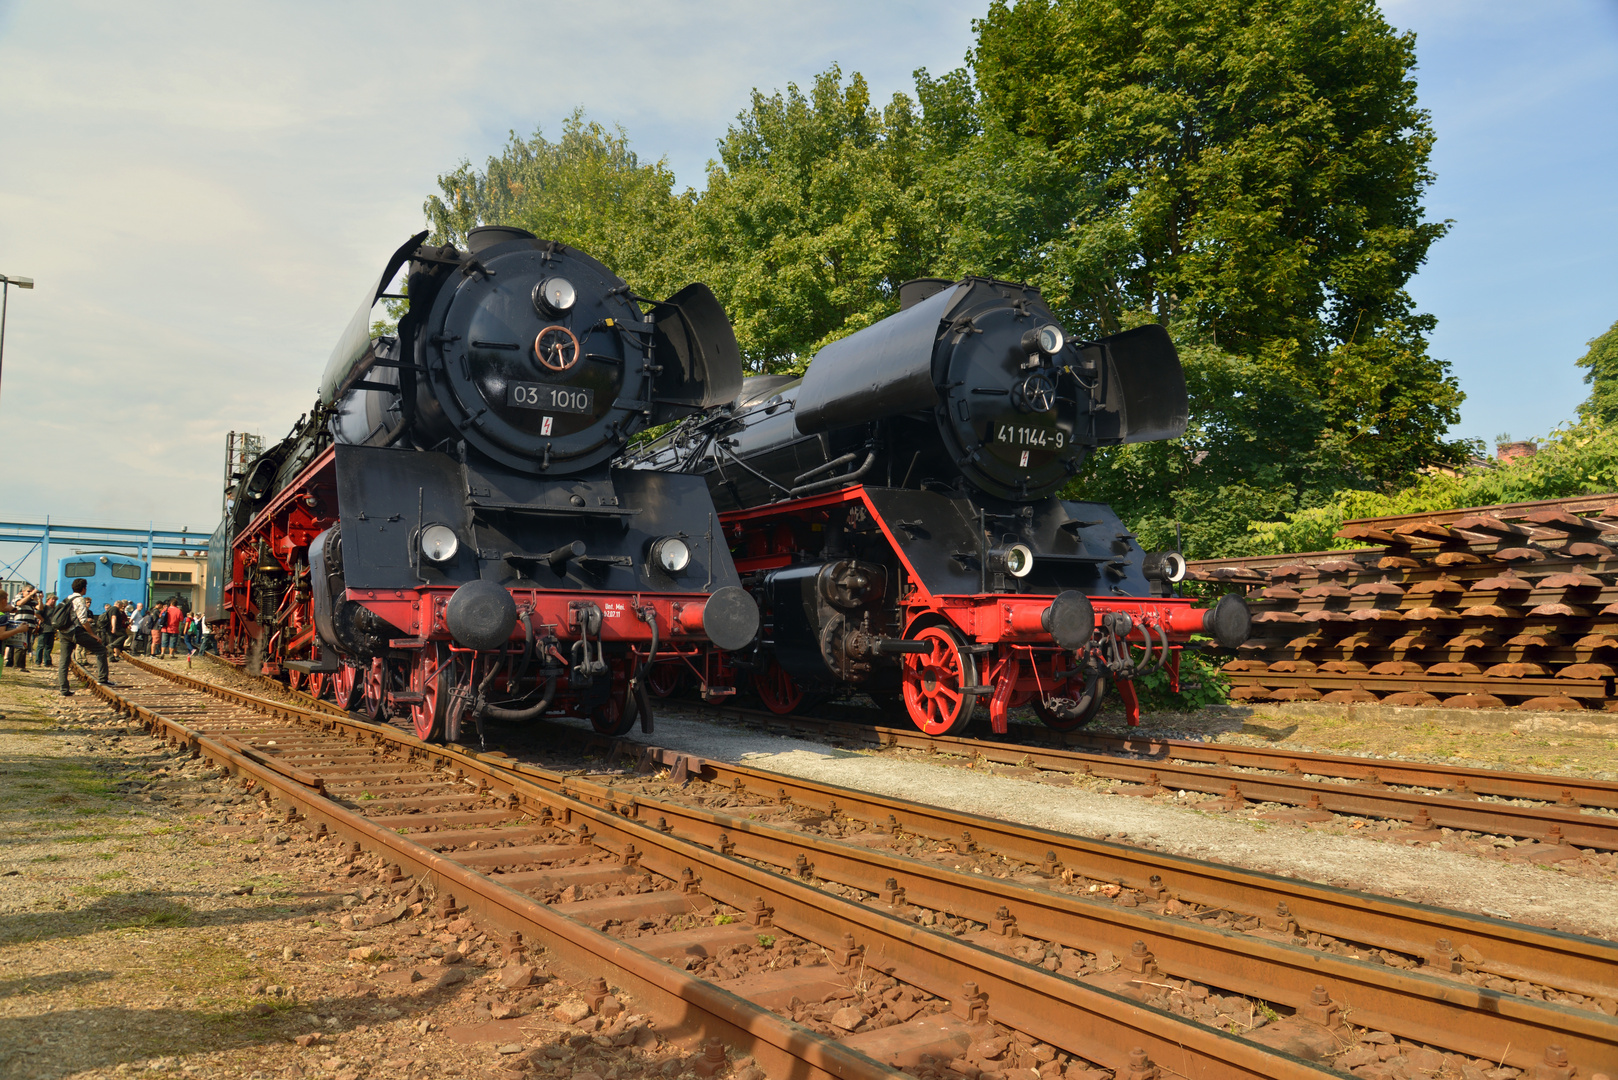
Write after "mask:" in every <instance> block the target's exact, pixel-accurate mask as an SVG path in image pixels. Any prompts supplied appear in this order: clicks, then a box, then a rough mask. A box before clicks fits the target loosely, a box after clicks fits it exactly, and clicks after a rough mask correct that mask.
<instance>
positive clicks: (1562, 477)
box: [1249, 419, 1618, 554]
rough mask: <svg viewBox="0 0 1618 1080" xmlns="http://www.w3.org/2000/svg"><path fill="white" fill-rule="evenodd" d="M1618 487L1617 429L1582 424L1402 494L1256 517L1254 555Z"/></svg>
mask: <svg viewBox="0 0 1618 1080" xmlns="http://www.w3.org/2000/svg"><path fill="white" fill-rule="evenodd" d="M1613 490H1618V424H1615V423H1604V422H1601V421H1597V420H1594V419H1582V420H1579V421H1577V422H1575V423H1572V424H1568V425H1566V426H1564V427H1561V428H1558V429H1557V430H1555V431H1553V432H1551V434H1550V436H1549V437H1548V438H1546V439H1545V440H1543V441H1542V442H1541V443H1540V445H1539V452H1538V453H1536V454H1534V455H1533V456H1532V457H1521V458H1517V459H1515V460H1513V461H1512V462H1510V463H1509V464H1499V465H1495V464H1491V465H1488V466H1485V467H1478V468H1469V469H1466V470H1464V471H1462V472H1460V473H1458V474H1452V473H1430V474H1427V475H1424V476H1421V477H1419V478H1418V479H1417V480H1416V481H1415V482H1413V483H1411V484H1410V485H1408V486H1406V487H1403V488H1400V489H1399V490H1397V491H1391V492H1382V491H1341V492H1337V493H1335V494H1333V495H1332V496H1331V497H1330V498H1328V499H1326V500H1324V501H1323V502H1321V503H1320V504H1319V505H1316V506H1313V507H1310V508H1308V509H1304V510H1300V511H1297V512H1294V513H1291V514H1288V515H1286V517H1285V518H1284V519H1283V520H1278V521H1272V520H1265V519H1263V518H1255V519H1254V522H1255V523H1254V524H1253V525H1251V526H1250V529H1249V531H1250V533H1251V537H1252V539H1251V541H1250V544H1249V548H1250V550H1252V551H1253V552H1255V553H1259V554H1281V553H1284V552H1289V551H1327V550H1331V549H1334V548H1343V547H1355V546H1358V545H1357V544H1354V543H1351V542H1349V541H1343V540H1337V539H1334V538H1333V536H1332V534H1333V533H1335V532H1336V531H1337V530H1338V529H1340V528H1342V526H1343V522H1345V521H1349V520H1352V519H1354V518H1364V517H1383V516H1386V515H1390V514H1423V513H1430V512H1435V511H1439V510H1458V509H1461V508H1462V507H1467V506H1494V505H1499V504H1502V503H1516V502H1534V501H1537V500H1540V499H1562V498H1568V497H1570V496H1574V495H1594V494H1599V493H1601V492H1606V491H1613Z"/></svg>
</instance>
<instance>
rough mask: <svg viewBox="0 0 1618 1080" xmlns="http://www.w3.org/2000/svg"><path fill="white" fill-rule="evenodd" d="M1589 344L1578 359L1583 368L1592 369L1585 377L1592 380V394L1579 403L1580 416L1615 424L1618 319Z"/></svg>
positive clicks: (1616, 407)
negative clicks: (1587, 348) (1588, 347)
mask: <svg viewBox="0 0 1618 1080" xmlns="http://www.w3.org/2000/svg"><path fill="white" fill-rule="evenodd" d="M1589 345H1590V349H1589V351H1588V352H1586V353H1585V354H1584V355H1583V356H1581V357H1579V360H1578V364H1579V366H1580V367H1581V368H1587V369H1588V370H1586V371H1585V373H1584V381H1585V382H1587V383H1589V384H1590V396H1589V397H1588V398H1586V399H1585V401H1584V403H1583V404H1582V405H1580V406H1579V416H1580V417H1582V418H1583V419H1585V420H1595V421H1598V422H1600V423H1603V424H1611V423H1613V422H1614V421H1618V322H1615V323H1613V324H1612V325H1611V326H1610V327H1608V328H1607V332H1606V333H1605V334H1602V335H1601V336H1600V337H1598V338H1594V339H1593V340H1591V341H1590V343H1589Z"/></svg>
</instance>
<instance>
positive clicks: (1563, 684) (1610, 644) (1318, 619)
mask: <svg viewBox="0 0 1618 1080" xmlns="http://www.w3.org/2000/svg"><path fill="white" fill-rule="evenodd" d="M1581 511H1582V513H1581ZM1587 513H1594V514H1595V515H1596V516H1593V517H1591V516H1584V515H1585V514H1587ZM1615 522H1618V495H1603V496H1581V497H1579V498H1576V499H1565V500H1556V501H1553V502H1543V503H1523V504H1516V505H1513V506H1496V507H1481V508H1472V509H1469V510H1453V511H1446V512H1442V513H1434V514H1420V515H1404V516H1400V517H1393V518H1368V519H1362V520H1359V521H1351V522H1348V523H1347V524H1346V525H1345V526H1344V527H1343V529H1341V530H1340V531H1339V532H1338V533H1337V536H1338V537H1340V538H1342V539H1345V540H1349V541H1355V542H1360V543H1365V544H1373V545H1376V546H1374V547H1362V548H1356V549H1351V550H1342V551H1326V552H1311V553H1307V554H1301V555H1298V554H1294V555H1281V556H1267V557H1261V558H1247V559H1235V560H1215V561H1212V562H1206V563H1194V564H1192V570H1191V573H1190V574H1189V575H1188V576H1190V577H1191V578H1193V579H1194V580H1199V581H1205V582H1213V583H1220V584H1224V585H1227V586H1237V587H1241V588H1244V589H1247V590H1248V591H1249V600H1250V602H1251V603H1252V606H1253V609H1254V616H1253V634H1252V637H1251V638H1250V639H1249V640H1248V641H1247V642H1246V643H1245V644H1243V645H1242V646H1241V647H1240V649H1239V650H1238V655H1237V657H1236V658H1235V659H1232V660H1230V661H1229V662H1227V663H1226V664H1225V665H1224V668H1223V670H1224V672H1225V674H1226V675H1227V676H1228V677H1229V678H1230V680H1231V683H1232V687H1233V693H1232V696H1233V698H1235V700H1238V701H1248V702H1257V701H1324V702H1327V703H1336V704H1355V703H1373V702H1380V703H1382V704H1385V705H1410V706H1432V705H1443V706H1445V707H1449V708H1504V707H1508V706H1516V707H1518V708H1523V709H1542V710H1581V709H1607V710H1618V697H1615V685H1614V683H1615V680H1618V551H1615V550H1614V548H1613V546H1612V545H1613V544H1614V543H1618V524H1615Z"/></svg>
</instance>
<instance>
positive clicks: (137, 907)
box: [101, 892, 196, 930]
mask: <svg viewBox="0 0 1618 1080" xmlns="http://www.w3.org/2000/svg"><path fill="white" fill-rule="evenodd" d="M103 899H104V900H105V901H106V903H105V905H103V911H104V913H105V915H106V919H105V921H104V922H102V924H101V929H103V930H144V929H151V928H154V927H166V926H189V925H190V924H191V920H192V919H193V918H195V914H196V913H195V912H193V911H192V910H191V909H190V908H188V907H186V906H185V905H184V904H181V903H178V902H176V901H174V900H170V899H169V898H168V897H166V896H159V895H157V894H155V893H118V892H106V893H104V894H103Z"/></svg>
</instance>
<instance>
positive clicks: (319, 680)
mask: <svg viewBox="0 0 1618 1080" xmlns="http://www.w3.org/2000/svg"><path fill="white" fill-rule="evenodd" d="M303 692H304V693H306V694H308V695H309V696H310V697H312V698H323V697H325V696H326V676H325V675H324V674H323V673H322V672H319V671H311V672H310V673H309V678H308V682H307V684H306V685H305V686H304V688H303Z"/></svg>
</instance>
